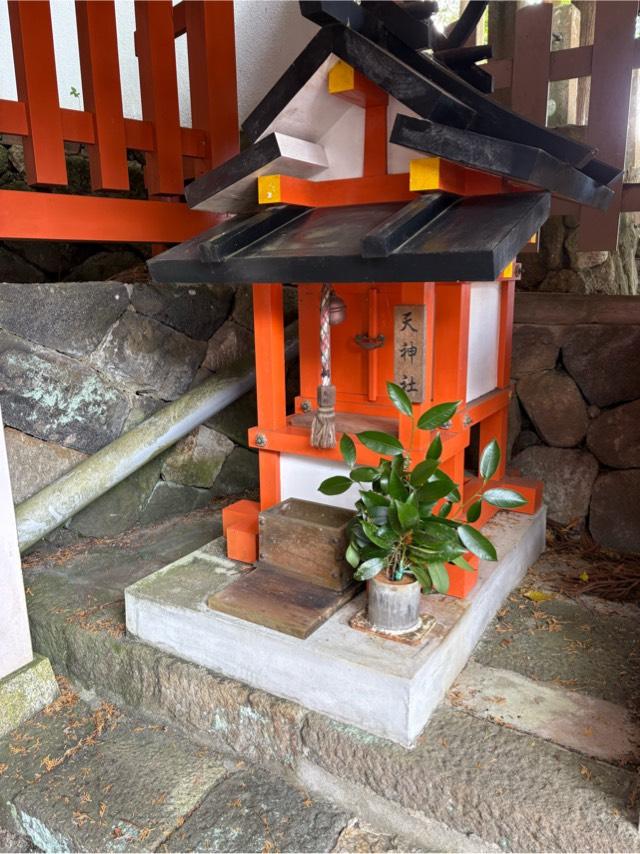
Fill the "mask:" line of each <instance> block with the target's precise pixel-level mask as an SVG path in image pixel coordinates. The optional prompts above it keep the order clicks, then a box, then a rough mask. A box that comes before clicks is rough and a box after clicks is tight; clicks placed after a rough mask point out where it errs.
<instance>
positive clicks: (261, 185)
mask: <svg viewBox="0 0 640 854" xmlns="http://www.w3.org/2000/svg"><path fill="white" fill-rule="evenodd" d="M415 195H416V194H415V193H412V192H411V191H410V190H409V181H408V175H407V174H405V173H403V174H398V175H380V176H371V177H365V178H341V179H337V180H333V181H308V180H306V179H305V178H292V177H291V176H289V175H261V176H260V177H259V178H258V201H259V202H260V204H261V205H273V204H276V203H283V204H290V205H302V206H304V207H311V208H324V207H340V206H345V205H368V204H373V203H376V202H380V203H381V202H408V201H411V199H413V198H414V197H415Z"/></svg>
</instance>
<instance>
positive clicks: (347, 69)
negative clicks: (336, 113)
mask: <svg viewBox="0 0 640 854" xmlns="http://www.w3.org/2000/svg"><path fill="white" fill-rule="evenodd" d="M327 88H328V90H329V94H330V95H335V96H336V97H337V98H342V99H343V100H345V101H349V103H351V104H357V105H358V106H359V107H386V106H387V102H388V100H389V98H388V95H387V93H386V92H385V91H384V89H380V87H379V86H376V84H375V83H372V82H371V80H369V79H368V78H367V77H365V76H364V74H360V72H359V71H356V70H355V68H353V67H352V66H351V65H348V64H347V63H346V62H343V61H342V60H341V59H340V60H338V62H337V63H336V64H335V65H334V66H333V68H331V70H330V71H329V74H328V76H327Z"/></svg>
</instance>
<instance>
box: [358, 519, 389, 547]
mask: <svg viewBox="0 0 640 854" xmlns="http://www.w3.org/2000/svg"><path fill="white" fill-rule="evenodd" d="M362 530H363V531H364V535H365V537H367V539H368V540H370V541H371V542H372V543H373V544H374V546H380V548H382V549H389V548H391V546H392V545H393V543H394V541H395V537H394V535H393V534H392V532H391V531H390V530H389V528H381V527H376V526H375V525H373V524H372V523H371V522H367V521H365V520H364V519H363V520H362Z"/></svg>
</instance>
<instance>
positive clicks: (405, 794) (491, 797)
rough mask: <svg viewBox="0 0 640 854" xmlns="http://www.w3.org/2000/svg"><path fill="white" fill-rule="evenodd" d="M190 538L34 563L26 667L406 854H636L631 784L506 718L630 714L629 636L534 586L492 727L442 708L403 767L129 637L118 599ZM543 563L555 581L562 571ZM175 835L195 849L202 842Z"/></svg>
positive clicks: (381, 751) (497, 642) (354, 732)
mask: <svg viewBox="0 0 640 854" xmlns="http://www.w3.org/2000/svg"><path fill="white" fill-rule="evenodd" d="M196 528H197V526H196V525H195V523H194V522H193V521H191V520H190V518H189V517H185V518H184V519H180V520H174V521H171V522H170V523H165V524H163V525H160V526H156V527H154V528H149V529H141V530H140V531H138V532H136V533H135V534H132V535H128V537H126V538H121V539H119V540H114V541H112V542H111V543H110V544H108V546H107V545H104V544H96V545H94V547H93V548H92V549H91V550H89V551H88V552H86V553H81V552H75V553H73V554H72V555H69V554H65V553H60V554H59V555H57V556H56V555H49V556H47V557H46V558H43V559H42V561H40V562H39V561H38V557H37V556H35V557H34V558H32V559H31V561H30V566H29V568H28V569H27V570H26V573H25V575H26V582H27V585H28V588H29V592H30V595H29V596H28V604H29V608H30V616H31V622H32V629H33V634H34V640H35V645H36V648H37V649H38V651H39V652H41V653H42V654H44V655H47V656H48V657H49V658H50V660H51V661H52V663H53V664H54V666H57V667H59V668H62V669H63V670H64V671H65V672H67V673H69V674H70V675H72V676H73V677H74V678H75V679H78V680H79V681H80V682H81V683H82V684H84V685H85V686H90V687H92V688H94V689H95V690H96V691H97V692H98V694H100V695H101V696H108V697H110V698H113V699H114V700H118V702H120V703H122V704H124V705H127V706H129V707H130V708H132V709H135V710H137V711H136V712H135V714H139V713H144V714H145V715H149V716H153V717H155V718H156V719H157V718H161V719H163V720H164V721H165V722H166V723H167V724H168V725H170V727H171V728H172V729H173V728H181V729H182V730H183V731H184V732H186V733H188V735H189V737H190V738H195V739H197V740H198V741H202V743H204V744H206V745H208V747H209V748H210V749H212V750H213V751H214V752H215V753H216V755H223V756H224V757H225V761H226V762H228V761H231V763H232V768H231V770H232V771H234V770H235V771H236V772H237V773H240V772H242V771H244V770H245V767H244V766H243V767H242V768H236V766H235V763H236V762H239V761H241V762H245V763H247V767H249V768H250V769H253V767H254V766H261V767H263V768H271V769H273V768H278V769H280V770H279V772H278V776H279V777H280V778H281V779H283V780H288V779H289V778H288V775H291V779H292V780H296V781H297V784H298V785H300V786H303V787H304V788H305V789H306V790H307V791H309V792H310V793H312V797H314V798H315V797H318V798H320V799H323V800H331V801H333V802H336V803H339V804H341V806H342V810H343V811H344V812H345V813H347V814H348V815H358V816H359V817H361V818H362V819H363V820H367V821H369V822H371V823H372V824H373V825H374V826H376V827H379V826H380V825H381V824H383V825H384V828H383V829H384V832H385V833H386V834H389V835H391V836H395V835H398V834H400V835H402V837H403V838H404V839H405V840H406V841H405V846H409V847H413V848H415V849H416V850H421V851H424V850H435V851H479V850H483V851H485V850H504V851H509V850H514V851H558V850H562V851H573V850H607V851H640V838H639V837H638V832H637V823H638V808H637V796H636V794H635V792H636V787H637V774H636V770H635V768H634V767H633V766H632V765H627V766H624V767H623V766H621V765H620V764H619V763H618V761H617V759H616V760H614V759H613V755H610V756H609V759H610V761H603V759H602V758H600V759H598V758H594V755H593V751H591V755H590V754H589V751H588V750H587V751H586V752H584V751H585V750H586V748H584V747H582V745H580V744H577V743H575V742H574V743H568V741H567V738H566V732H564V733H563V731H562V728H558V727H555V726H551V729H549V728H548V726H547V724H548V717H549V715H548V716H547V718H545V719H544V720H542V722H541V721H540V720H539V719H532V714H533V710H532V709H531V708H530V706H531V703H530V701H529V700H527V703H528V705H529V708H528V709H527V716H525V718H522V717H520V719H519V717H518V715H519V714H520V711H521V710H519V709H518V707H517V702H518V697H522V696H523V694H522V692H524V695H525V696H526V697H529V698H530V697H532V696H535V695H534V694H532V693H531V692H532V691H533V689H534V688H535V685H534V684H533V683H537V684H538V686H539V687H541V688H542V689H544V691H543V693H544V694H545V697H547V698H548V697H549V696H550V694H549V691H551V690H552V689H553V690H554V691H560V692H562V691H567V692H569V693H570V694H571V695H572V696H570V697H568V698H567V697H566V696H564V695H561V696H560V708H561V709H566V708H569V707H571V708H573V709H575V704H576V702H579V698H578V700H576V698H575V697H574V696H573V695H575V694H576V693H577V694H582V695H584V696H585V697H587V698H590V699H595V700H601V701H602V702H604V703H610V704H614V705H615V706H616V707H618V708H619V709H621V710H624V709H629V708H632V706H633V704H634V703H635V702H636V698H637V686H638V682H637V673H638V672H639V671H638V667H637V656H638V651H639V650H640V621H638V620H637V618H636V619H633V618H632V617H631V615H628V616H629V618H628V619H627V617H626V616H625V615H621V614H620V613H619V612H617V611H616V609H615V608H612V609H609V610H608V609H607V607H605V606H602V605H598V607H597V608H595V609H594V607H592V606H593V602H592V603H591V604H589V603H586V602H582V601H574V600H570V599H567V598H564V597H562V596H559V595H555V596H554V598H552V599H548V600H547V599H545V600H544V601H535V597H534V600H532V599H530V598H529V595H530V593H531V588H532V587H534V586H536V585H538V584H539V577H538V576H537V575H536V572H535V568H534V571H533V572H531V573H530V574H529V575H528V576H527V578H526V579H525V581H524V584H523V587H522V588H521V589H520V590H517V591H514V593H513V594H512V595H511V596H510V597H509V600H508V602H507V603H506V605H505V607H504V608H503V609H502V610H501V612H500V614H499V616H498V618H497V619H496V620H495V621H494V622H493V623H492V625H491V626H490V627H489V629H488V630H487V631H486V632H485V635H484V637H483V640H482V641H481V643H480V645H479V646H478V648H477V650H476V655H475V666H476V667H484V668H485V669H486V670H492V671H496V672H498V671H500V672H501V673H502V674H504V673H510V674H512V675H511V676H509V677H508V681H509V686H510V687H509V686H507V687H509V692H506V693H505V692H503V693H502V694H500V693H499V691H498V690H497V689H496V692H495V696H494V695H493V693H492V694H491V697H490V698H488V699H489V700H490V702H491V703H493V707H499V709H500V714H498V712H496V710H495V708H493V707H492V708H489V709H488V712H487V710H486V709H484V708H482V707H481V706H482V704H480V705H478V703H475V704H474V703H467V704H466V705H462V706H456V705H453V704H452V702H451V698H450V701H449V702H448V703H445V704H442V705H441V706H440V707H439V708H438V709H437V711H436V712H435V714H434V716H433V718H432V720H431V722H430V723H429V725H428V727H427V728H426V730H425V731H424V733H423V735H422V736H421V738H420V739H419V741H418V744H417V746H416V748H415V749H414V750H407V749H405V748H402V747H400V746H399V745H395V744H392V743H390V742H388V741H385V740H384V739H382V738H379V737H376V736H372V735H370V734H367V733H364V732H362V731H361V730H359V729H357V728H355V727H352V726H346V725H344V724H339V723H337V722H335V721H331V720H330V719H328V718H326V717H324V716H323V715H321V714H319V713H312V712H308V711H306V710H305V709H303V708H301V707H300V706H298V705H296V704H295V703H292V702H288V701H285V700H282V699H279V698H277V697H274V696H272V695H269V694H267V693H265V692H263V691H258V690H253V689H251V688H249V687H248V686H247V685H244V684H242V683H240V682H237V681H234V680H232V679H228V678H224V677H222V676H220V675H219V674H216V673H214V672H213V671H210V670H207V669H205V668H203V667H199V666H197V665H195V664H190V663H188V662H185V661H182V660H180V659H179V658H176V657H175V656H173V655H171V654H169V653H167V652H163V651H162V650H159V649H153V648H151V647H149V646H147V645H145V644H143V643H139V642H136V641H133V640H131V639H130V638H128V637H126V636H125V634H124V628H123V627H124V614H123V602H122V598H121V597H122V590H123V589H124V587H125V586H126V585H127V584H130V583H132V581H134V580H135V579H136V578H140V577H143V576H144V575H146V574H150V573H151V572H153V571H154V570H156V569H158V568H159V566H162V565H166V564H169V563H171V562H172V561H173V560H175V559H176V557H178V556H179V555H178V554H177V553H176V552H177V551H178V550H177V548H176V547H175V542H176V541H177V539H178V538H180V539H181V540H182V544H183V552H182V553H183V554H187V553H188V552H190V551H193V550H194V549H197V548H198V547H199V546H201V545H203V544H204V543H205V542H207V541H208V540H211V539H212V536H211V535H209V536H206V533H207V532H206V531H205V530H202V528H200V529H198V531H197V535H193V536H189V531H190V530H192V531H193V530H195V529H196ZM143 554H144V556H143ZM163 554H166V555H167V558H166V559H165V560H164V562H163V561H162V558H163ZM543 560H544V561H545V562H546V564H547V565H550V566H552V567H553V569H554V571H562V560H563V558H562V556H561V555H555V556H554V555H553V554H551V555H550V556H549V554H548V555H546V556H545V557H544V559H543ZM477 672H478V671H477V670H476V674H477ZM498 675H500V674H498ZM462 676H463V679H464V678H465V674H464V672H463V675H462ZM472 676H473V672H472V671H470V673H469V674H467V677H466V678H467V680H469V679H470V678H471V677H472ZM504 678H507V677H504ZM522 680H524V682H523V681H522ZM482 684H483V687H484V686H485V685H486V684H487V683H486V680H485V681H483V683H482ZM501 684H502V683H501ZM459 685H460V686H462V688H464V685H465V683H464V682H463V681H462V680H461V682H460V683H459ZM466 685H467V688H469V686H470V685H471V687H473V685H472V684H471V683H470V682H469V681H467V683H466ZM457 687H458V686H454V691H455V690H456V689H457ZM503 687H504V686H503ZM515 689H517V690H515ZM547 689H548V690H547ZM501 690H502V689H501ZM501 698H502V699H504V702H501ZM553 698H554V699H558V694H557V693H553ZM566 703H569V704H570V705H569V706H567V705H566ZM545 708H547V709H551V712H549V714H552V713H553V709H555V708H557V706H555V705H552V706H547V707H545ZM545 714H547V713H545ZM623 717H624V715H623ZM88 725H90V724H88ZM54 755H57V754H54ZM595 755H597V756H600V757H602V756H603V755H604V756H605V758H606V756H607V754H606V753H605V754H603V753H602V750H600V751H599V752H598V753H597V754H595ZM618 758H619V757H618ZM0 761H5V762H6V761H7V760H5V759H0ZM225 767H227V766H226V765H225ZM0 779H1V778H0ZM223 779H224V780H226V779H227V778H226V777H225V778H223ZM238 779H239V780H241V779H242V778H238ZM221 782H222V781H221ZM221 782H220V783H219V784H221ZM214 791H215V790H214ZM221 791H222V790H221ZM205 797H206V795H205ZM211 797H212V798H214V796H213V795H212V796H211ZM238 797H239V796H238ZM230 800H233V801H236V800H237V797H233V798H230ZM241 803H243V801H242V799H241ZM212 809H213V807H212ZM194 823H195V819H194ZM276 823H277V822H276ZM185 825H186V822H185ZM187 830H188V831H189V833H192V834H193V837H189V838H190V839H191V838H193V839H194V840H195V837H196V834H197V833H200V832H201V829H200V828H199V827H196V826H195V824H194V826H193V827H192V826H191V825H189V827H188V828H187ZM193 844H194V845H195V844H196V843H195V841H194V843H193ZM208 844H213V843H211V841H210V839H209V837H207V841H205V842H204V843H203V846H204V847H205V848H206V846H207V845H208Z"/></svg>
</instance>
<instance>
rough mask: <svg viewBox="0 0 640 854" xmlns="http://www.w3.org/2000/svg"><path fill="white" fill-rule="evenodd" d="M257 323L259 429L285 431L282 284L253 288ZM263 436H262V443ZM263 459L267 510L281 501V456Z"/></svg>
mask: <svg viewBox="0 0 640 854" xmlns="http://www.w3.org/2000/svg"><path fill="white" fill-rule="evenodd" d="M253 323H254V334H255V347H256V390H257V395H258V428H259V429H263V430H273V429H276V430H277V429H283V428H284V427H285V426H286V420H287V413H286V391H285V358H284V315H283V307H282V285H281V284H279V283H278V284H259V285H258V284H257V285H254V286H253ZM259 436H260V433H259V434H258V441H259ZM259 458H260V506H261V507H262V509H263V510H264V509H266V508H267V507H271V506H272V505H274V504H277V503H278V502H279V501H280V454H279V453H278V452H277V451H272V450H270V449H269V448H261V449H260V451H259Z"/></svg>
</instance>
